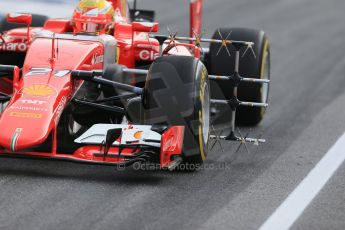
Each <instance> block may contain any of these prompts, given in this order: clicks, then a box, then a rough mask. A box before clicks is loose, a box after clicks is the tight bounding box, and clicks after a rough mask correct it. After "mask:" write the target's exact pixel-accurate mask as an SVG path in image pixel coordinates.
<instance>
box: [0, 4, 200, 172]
mask: <svg viewBox="0 0 345 230" xmlns="http://www.w3.org/2000/svg"><path fill="white" fill-rule="evenodd" d="M112 2H113V4H114V6H115V7H114V8H115V10H116V12H117V18H116V22H115V24H114V28H115V30H114V31H115V32H114V34H113V37H114V38H115V40H116V43H117V52H116V53H117V56H116V57H115V56H114V59H116V60H114V61H116V62H117V63H118V64H121V65H124V66H126V67H128V68H135V67H136V63H138V62H152V61H154V59H155V58H156V57H158V56H159V53H160V44H159V42H158V41H157V40H156V39H152V38H148V33H146V32H140V31H135V30H134V29H133V28H137V27H138V25H135V27H134V26H133V24H132V23H131V22H129V19H128V15H127V9H126V7H127V4H126V3H124V2H125V1H112ZM201 5H202V1H201V0H196V1H195V0H194V1H191V6H190V10H191V31H195V32H196V33H200V32H201ZM143 25H144V24H143ZM155 26H156V27H157V28H156V29H158V25H155ZM136 30H137V29H136ZM139 30H140V29H139ZM43 31H50V32H53V33H52V37H41V36H39V35H38V34H40V33H41V32H43ZM70 32H73V28H72V26H71V22H70V21H69V20H66V19H50V20H48V21H47V22H46V23H45V25H44V27H43V28H30V29H29V30H28V28H25V27H24V28H20V29H13V30H11V31H8V32H7V33H5V34H4V35H3V36H1V35H0V36H1V37H0V52H2V51H6V52H7V51H12V52H26V58H25V62H24V65H23V68H22V71H21V73H20V72H19V69H18V68H17V69H15V73H14V78H13V82H11V81H10V80H8V79H7V78H0V92H2V93H6V94H11V95H12V99H11V100H10V102H9V104H8V105H7V108H6V109H5V110H4V111H3V113H2V114H1V117H0V127H1V128H0V129H1V131H0V154H10V155H25V156H32V157H46V158H53V159H65V160H76V161H81V162H89V163H104V164H113V163H121V162H122V161H124V160H123V159H122V158H114V156H118V155H119V149H118V148H115V147H113V148H111V149H110V151H109V154H108V156H107V157H104V156H100V155H95V154H94V153H95V152H100V150H99V148H100V147H99V146H84V147H82V148H80V149H78V150H77V151H76V152H75V153H74V154H72V155H70V154H62V153H58V152H57V146H58V143H57V126H58V124H59V120H60V117H61V114H62V112H63V111H64V109H65V107H66V106H67V105H68V103H69V102H70V100H71V98H72V97H73V95H74V94H75V93H76V92H77V90H78V89H79V86H80V85H81V84H82V81H81V80H74V79H72V77H71V76H70V71H71V70H97V69H103V65H104V63H103V61H104V60H103V59H104V50H105V47H104V44H103V43H102V42H100V41H96V40H94V41H91V40H83V39H69V38H66V39H64V38H61V37H59V36H58V35H59V34H64V33H70ZM54 33H56V34H54ZM1 41H3V42H2V43H1ZM177 50H178V52H177ZM177 50H176V49H171V50H170V51H169V52H168V53H167V55H188V56H192V55H194V56H196V57H199V56H200V53H199V49H198V48H197V47H195V46H194V45H191V44H180V45H178V47H177ZM102 57H103V58H102ZM0 64H1V63H0ZM61 75H62V76H61ZM183 131H184V129H183V128H182V127H172V128H171V129H169V130H168V131H167V132H166V133H164V134H163V136H162V146H163V147H162V150H161V163H162V165H163V166H164V167H168V166H169V164H170V163H171V157H172V156H173V155H179V154H181V153H182V140H183ZM50 136H52V149H51V152H48V153H38V152H30V151H29V150H28V149H30V148H32V147H35V146H38V145H40V144H42V143H44V142H45V141H46V140H47V138H48V137H50ZM1 147H2V149H1ZM136 153H137V151H133V149H123V150H122V151H121V154H123V155H134V154H136Z"/></svg>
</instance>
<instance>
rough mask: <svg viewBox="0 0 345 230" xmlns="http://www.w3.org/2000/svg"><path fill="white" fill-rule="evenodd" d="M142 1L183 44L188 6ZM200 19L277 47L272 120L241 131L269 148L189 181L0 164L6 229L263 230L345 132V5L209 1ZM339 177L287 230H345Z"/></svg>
mask: <svg viewBox="0 0 345 230" xmlns="http://www.w3.org/2000/svg"><path fill="white" fill-rule="evenodd" d="M144 1H145V2H146V3H147V5H146V7H147V8H153V9H156V10H158V19H159V21H160V22H162V23H163V26H162V28H163V30H164V28H165V27H166V26H168V25H169V27H170V28H171V30H172V31H175V30H178V31H179V32H180V34H186V33H187V31H188V30H187V28H186V27H185V26H186V25H187V23H188V15H187V8H188V7H187V5H186V2H185V1H182V0H175V1H156V0H143V2H144ZM2 4H3V3H1V6H2ZM140 5H143V3H141V4H140ZM204 9H205V15H204V29H205V30H206V32H207V33H208V35H210V34H212V33H213V31H214V30H215V29H216V28H217V27H218V26H244V27H253V28H262V29H264V30H265V31H266V32H267V33H268V35H269V37H270V41H271V49H272V78H273V79H272V87H271V96H270V97H271V104H270V108H269V111H268V114H267V117H266V119H265V121H264V122H263V123H262V124H261V125H260V126H259V127H258V128H256V129H253V130H248V129H244V128H242V133H247V132H249V131H250V134H251V136H260V135H262V137H264V138H266V139H267V141H268V143H266V144H264V145H261V146H259V147H254V146H249V150H250V153H247V152H246V151H245V150H244V149H242V151H241V152H240V153H238V154H234V152H235V150H236V148H237V147H238V144H236V143H226V142H222V145H223V148H224V149H226V150H227V151H226V152H225V153H222V151H221V149H220V148H219V147H217V148H216V149H214V150H213V151H212V153H211V154H210V155H209V158H208V160H207V162H206V163H207V165H208V166H209V167H213V168H217V167H218V168H220V169H218V170H217V169H213V170H211V169H204V170H201V171H199V172H196V173H192V174H188V173H168V172H160V171H136V170H134V169H130V170H127V171H124V172H122V171H115V170H114V169H112V168H104V167H99V166H85V165H75V164H70V163H60V162H46V161H45V162H41V161H23V160H12V159H0V207H1V208H0V229H258V228H259V227H260V226H261V225H262V224H263V223H264V222H265V221H266V220H267V219H268V218H269V217H270V216H271V214H272V213H273V212H274V211H275V210H276V209H277V208H278V207H279V206H280V204H281V203H283V202H284V200H285V199H286V198H287V197H288V195H289V194H290V193H291V192H292V191H293V190H294V189H295V188H296V187H297V186H298V185H299V184H300V182H301V181H302V180H303V179H304V178H305V177H306V176H307V175H308V173H309V172H310V171H311V170H312V169H313V168H314V167H315V165H317V163H318V162H319V161H320V160H321V159H322V158H323V156H324V155H325V154H326V153H327V152H328V150H329V149H330V148H331V147H332V146H333V145H334V143H335V142H336V141H337V140H338V138H339V137H340V136H341V135H342V134H343V133H344V132H345V109H344V105H345V94H344V88H345V87H344V86H345V72H344V70H345V55H344V51H345V49H344V46H343V44H344V37H345V24H344V23H343V22H344V20H345V15H344V13H343V11H344V9H345V2H344V1H343V0H329V1H322V0H289V1H285V0H279V1H272V0H270V1H269V0H243V1H232V2H231V3H229V1H228V0H212V1H205V6H204ZM344 149H345V147H344ZM224 164H225V166H224ZM224 167H226V168H225V169H224ZM344 170H345V165H342V166H341V167H340V169H339V170H338V171H337V172H336V174H335V175H334V176H333V177H331V179H330V181H329V182H328V183H327V184H326V186H325V187H324V188H323V189H322V190H321V192H320V193H319V194H318V195H317V196H316V198H315V199H314V200H313V201H312V203H311V204H310V205H309V206H308V207H307V209H306V210H305V211H304V212H303V213H302V215H301V216H300V217H299V218H298V219H297V221H296V222H295V223H294V224H293V225H292V229H345V221H344V219H345V205H344V204H345V196H344V194H345V187H344V182H345V179H344V172H345V171H344ZM308 195H310V194H305V196H306V197H308ZM276 229H279V227H278V226H277V228H276Z"/></svg>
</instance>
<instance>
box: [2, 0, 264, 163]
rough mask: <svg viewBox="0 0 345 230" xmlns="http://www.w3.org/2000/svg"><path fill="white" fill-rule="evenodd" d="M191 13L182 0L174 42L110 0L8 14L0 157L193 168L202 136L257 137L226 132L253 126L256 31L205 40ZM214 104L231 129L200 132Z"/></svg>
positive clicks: (194, 7) (257, 113)
mask: <svg viewBox="0 0 345 230" xmlns="http://www.w3.org/2000/svg"><path fill="white" fill-rule="evenodd" d="M81 2H82V1H81ZM96 2H98V1H96ZM102 7H113V10H111V11H109V12H110V13H111V15H112V16H111V17H112V20H113V21H112V23H110V24H107V25H106V26H107V27H102V28H101V29H100V30H98V31H97V32H96V33H93V32H91V29H92V28H98V27H96V25H97V24H96V23H95V22H97V23H100V24H101V23H102V22H103V21H93V20H94V19H97V18H96V17H97V16H99V15H101V12H105V10H104V9H103V8H102ZM109 9H110V8H109ZM107 10H108V8H107ZM75 16H78V18H77V19H76V18H75ZM201 17H202V0H193V1H191V3H190V37H180V36H177V34H175V35H173V34H170V35H158V34H157V33H158V30H159V24H158V23H156V22H154V12H152V11H147V10H138V9H136V7H135V6H134V8H132V9H131V10H129V9H128V4H127V3H126V1H119V0H112V1H108V2H106V3H105V5H103V6H101V7H99V8H93V9H88V10H81V9H80V6H78V7H77V9H76V12H75V13H74V17H73V18H72V19H48V18H47V17H45V16H40V15H31V14H19V13H10V14H8V15H7V16H6V18H4V19H2V21H1V23H0V25H1V28H0V31H1V34H0V64H1V65H0V106H1V108H0V116H1V117H0V156H1V157H25V158H35V159H36V158H37V159H55V160H67V161H74V162H79V163H90V164H102V165H112V166H130V165H133V164H134V163H137V162H138V163H145V162H154V163H159V164H160V166H161V167H162V168H168V169H170V170H173V169H175V168H176V167H178V166H179V165H183V164H192V165H196V164H202V163H203V162H204V161H205V159H206V156H207V154H208V151H209V143H210V140H211V139H217V140H218V141H219V140H229V141H241V142H244V141H246V142H254V143H260V142H264V141H265V140H262V139H255V138H247V137H246V138H244V137H242V136H237V132H236V125H237V124H243V125H246V126H255V125H257V124H259V123H260V122H261V120H262V119H263V117H264V114H265V108H266V107H267V106H268V105H267V100H268V90H269V87H268V85H269V82H270V80H269V79H270V49H269V42H268V39H267V37H266V35H265V33H264V32H263V31H260V30H253V29H242V28H220V29H217V30H216V32H215V34H214V36H213V38H211V39H205V38H202V37H201V36H200V34H201ZM79 19H84V20H86V22H85V23H84V24H83V21H80V20H79ZM103 19H105V18H102V20H103ZM90 22H92V23H91V24H90ZM78 23H79V24H78ZM78 25H79V26H78ZM76 28H79V29H80V30H76ZM82 30H85V31H82ZM206 43H209V44H210V46H209V48H203V47H202V46H201V44H206ZM248 101H253V102H248ZM222 105H225V106H226V107H228V108H230V109H231V111H232V112H231V116H228V121H230V123H231V132H230V134H229V135H228V136H217V135H211V134H210V131H211V128H212V125H213V124H212V121H213V119H212V117H213V115H217V113H221V111H220V110H219V108H221V107H222ZM223 107H224V106H223Z"/></svg>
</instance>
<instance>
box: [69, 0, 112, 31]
mask: <svg viewBox="0 0 345 230" xmlns="http://www.w3.org/2000/svg"><path fill="white" fill-rule="evenodd" d="M72 21H73V25H74V32H75V33H88V34H105V33H107V32H108V30H109V29H110V28H111V27H112V24H113V22H114V8H113V5H112V3H111V2H108V1H106V0H80V1H79V3H78V6H77V8H76V9H75V10H74V13H73V20H72Z"/></svg>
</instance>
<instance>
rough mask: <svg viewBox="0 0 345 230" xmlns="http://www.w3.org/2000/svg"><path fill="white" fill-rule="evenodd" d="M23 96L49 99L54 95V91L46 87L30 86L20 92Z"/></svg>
mask: <svg viewBox="0 0 345 230" xmlns="http://www.w3.org/2000/svg"><path fill="white" fill-rule="evenodd" d="M22 93H23V94H26V95H28V96H36V97H49V96H51V95H53V94H55V89H53V88H52V87H50V86H48V85H31V86H28V87H25V88H24V89H23V90H22Z"/></svg>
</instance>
